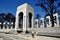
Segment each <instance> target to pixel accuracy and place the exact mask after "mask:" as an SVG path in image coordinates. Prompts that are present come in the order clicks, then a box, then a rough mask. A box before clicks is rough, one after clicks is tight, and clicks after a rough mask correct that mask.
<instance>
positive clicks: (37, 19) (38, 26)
mask: <svg viewBox="0 0 60 40" xmlns="http://www.w3.org/2000/svg"><path fill="white" fill-rule="evenodd" d="M35 21H36V22H37V28H38V27H39V25H38V19H35Z"/></svg>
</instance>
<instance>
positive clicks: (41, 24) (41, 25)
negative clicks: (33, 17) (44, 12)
mask: <svg viewBox="0 0 60 40" xmlns="http://www.w3.org/2000/svg"><path fill="white" fill-rule="evenodd" d="M40 28H44V18H41V19H40Z"/></svg>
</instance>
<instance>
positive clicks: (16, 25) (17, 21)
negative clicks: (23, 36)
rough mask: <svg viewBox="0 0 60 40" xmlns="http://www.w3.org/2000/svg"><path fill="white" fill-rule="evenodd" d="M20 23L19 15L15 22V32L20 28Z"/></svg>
mask: <svg viewBox="0 0 60 40" xmlns="http://www.w3.org/2000/svg"><path fill="white" fill-rule="evenodd" d="M18 23H19V18H18V15H17V17H16V22H15V31H16V30H17V28H18V25H19V24H18Z"/></svg>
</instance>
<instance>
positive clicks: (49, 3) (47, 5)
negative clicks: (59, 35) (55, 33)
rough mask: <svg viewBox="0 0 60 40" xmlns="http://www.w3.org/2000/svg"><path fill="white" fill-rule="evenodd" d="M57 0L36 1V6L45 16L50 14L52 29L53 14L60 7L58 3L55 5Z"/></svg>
mask: <svg viewBox="0 0 60 40" xmlns="http://www.w3.org/2000/svg"><path fill="white" fill-rule="evenodd" d="M57 1H59V0H38V3H37V4H36V6H39V7H41V8H42V9H43V10H44V11H45V12H46V13H47V14H48V13H49V14H51V21H52V27H54V21H53V20H54V19H53V14H54V13H56V12H57V9H58V8H59V7H60V2H59V3H58V4H57V6H56V5H55V4H56V3H55V2H57Z"/></svg>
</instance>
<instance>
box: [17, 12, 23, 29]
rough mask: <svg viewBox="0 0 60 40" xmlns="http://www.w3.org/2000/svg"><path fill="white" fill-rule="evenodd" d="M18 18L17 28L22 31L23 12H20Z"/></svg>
mask: <svg viewBox="0 0 60 40" xmlns="http://www.w3.org/2000/svg"><path fill="white" fill-rule="evenodd" d="M18 17H19V23H18V24H19V25H18V26H19V28H21V29H22V28H23V12H20V13H19V15H18Z"/></svg>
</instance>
